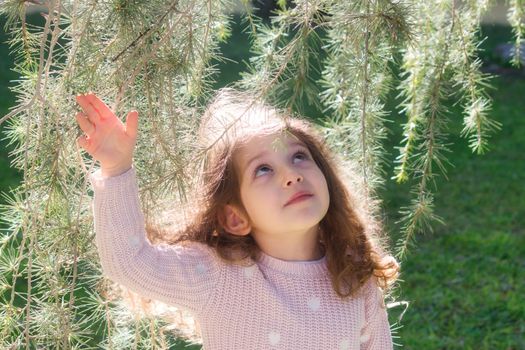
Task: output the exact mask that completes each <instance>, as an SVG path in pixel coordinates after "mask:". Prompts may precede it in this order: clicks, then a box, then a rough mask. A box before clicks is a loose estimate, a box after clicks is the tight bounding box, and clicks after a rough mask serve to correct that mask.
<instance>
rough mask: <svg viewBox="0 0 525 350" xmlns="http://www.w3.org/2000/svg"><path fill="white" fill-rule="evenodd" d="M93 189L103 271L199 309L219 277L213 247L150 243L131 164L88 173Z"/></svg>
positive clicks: (143, 291)
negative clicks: (106, 173) (117, 170)
mask: <svg viewBox="0 0 525 350" xmlns="http://www.w3.org/2000/svg"><path fill="white" fill-rule="evenodd" d="M90 181H91V185H92V188H93V191H94V198H93V216H94V225H95V233H96V235H95V237H96V239H95V242H96V246H97V249H98V254H99V256H100V263H101V265H102V270H103V272H104V274H105V275H106V276H107V277H108V278H110V279H111V280H113V281H114V282H117V283H120V284H122V285H124V286H126V287H127V288H129V289H130V290H132V291H134V292H136V293H138V294H140V295H142V296H144V297H147V298H151V299H156V300H159V301H162V302H165V303H167V304H172V305H177V306H181V307H185V308H187V309H188V310H190V311H192V312H195V313H198V312H200V311H201V310H202V309H203V308H204V307H205V304H206V302H207V301H208V300H209V299H210V293H211V292H212V291H213V290H215V287H216V285H217V282H218V279H219V271H220V270H219V266H218V261H217V259H214V255H213V252H212V251H211V248H209V247H207V246H206V245H204V244H201V243H192V244H191V245H187V246H186V245H185V246H182V245H151V244H150V243H149V241H147V240H146V231H145V224H144V217H143V213H142V211H141V208H140V201H139V195H138V185H137V179H136V173H135V169H134V168H133V167H132V168H130V169H129V170H128V171H126V172H125V173H123V174H120V175H117V176H113V177H103V176H102V175H101V173H100V170H97V171H95V172H94V173H92V174H91V175H90Z"/></svg>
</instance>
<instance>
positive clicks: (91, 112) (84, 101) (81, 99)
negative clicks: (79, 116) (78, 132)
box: [76, 95, 100, 125]
mask: <svg viewBox="0 0 525 350" xmlns="http://www.w3.org/2000/svg"><path fill="white" fill-rule="evenodd" d="M76 100H77V103H78V104H79V105H80V107H82V109H83V110H84V112H85V113H86V115H87V117H88V119H89V121H90V122H92V123H93V124H95V125H96V124H97V123H99V122H100V116H99V114H98V112H97V110H96V109H95V108H93V105H92V104H91V103H89V101H88V98H87V95H77V96H76Z"/></svg>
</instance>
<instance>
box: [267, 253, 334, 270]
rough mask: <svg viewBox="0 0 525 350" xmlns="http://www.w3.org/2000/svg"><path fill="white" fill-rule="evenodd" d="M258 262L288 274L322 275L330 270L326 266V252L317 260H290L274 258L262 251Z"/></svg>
mask: <svg viewBox="0 0 525 350" xmlns="http://www.w3.org/2000/svg"><path fill="white" fill-rule="evenodd" d="M258 263H259V264H260V265H262V266H264V267H267V268H270V269H272V270H276V271H279V272H281V273H284V274H288V275H298V276H320V275H325V274H326V273H327V271H328V268H327V267H326V254H325V255H323V257H322V258H320V259H317V260H307V261H288V260H281V259H278V258H274V257H273V256H270V255H268V254H266V253H264V252H263V251H261V252H260V255H259V259H258Z"/></svg>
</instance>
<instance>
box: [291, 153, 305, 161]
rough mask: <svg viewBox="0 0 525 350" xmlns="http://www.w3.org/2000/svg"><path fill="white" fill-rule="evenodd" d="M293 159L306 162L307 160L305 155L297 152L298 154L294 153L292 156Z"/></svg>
mask: <svg viewBox="0 0 525 350" xmlns="http://www.w3.org/2000/svg"><path fill="white" fill-rule="evenodd" d="M293 158H294V159H296V158H299V159H301V160H306V159H308V156H307V155H306V153H304V152H302V151H298V152H295V154H294V155H293Z"/></svg>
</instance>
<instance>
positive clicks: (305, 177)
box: [234, 133, 330, 238]
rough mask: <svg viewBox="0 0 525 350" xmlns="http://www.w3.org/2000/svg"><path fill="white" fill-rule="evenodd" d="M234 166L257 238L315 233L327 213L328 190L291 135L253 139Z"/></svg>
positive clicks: (322, 178) (238, 154)
mask: <svg viewBox="0 0 525 350" xmlns="http://www.w3.org/2000/svg"><path fill="white" fill-rule="evenodd" d="M234 162H235V164H236V167H237V171H239V175H240V176H239V178H240V182H241V189H240V193H241V200H242V203H243V205H244V208H245V210H246V212H247V214H248V216H249V219H250V223H251V227H252V233H253V234H254V235H255V236H257V235H258V234H263V235H283V234H285V235H304V234H305V233H306V232H311V231H312V230H314V229H315V230H316V229H317V225H318V224H319V222H320V221H321V219H322V218H323V217H324V216H325V214H326V212H327V211H328V205H329V201H330V199H329V194H328V186H327V184H326V179H325V177H324V175H323V173H322V172H321V169H319V167H318V166H317V164H316V163H315V161H314V160H313V158H312V155H311V154H310V152H309V150H308V148H307V147H306V145H305V144H304V143H303V142H301V141H299V140H298V139H297V138H295V137H294V136H293V135H292V134H290V133H277V134H271V135H264V136H256V137H253V138H251V139H250V141H248V142H247V143H246V144H244V145H243V146H242V147H241V148H240V149H239V150H237V152H235V156H234ZM297 195H299V197H298V198H297V199H296V200H295V201H291V199H293V197H294V196H297ZM276 238H277V237H276ZM290 238H291V237H290Z"/></svg>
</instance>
